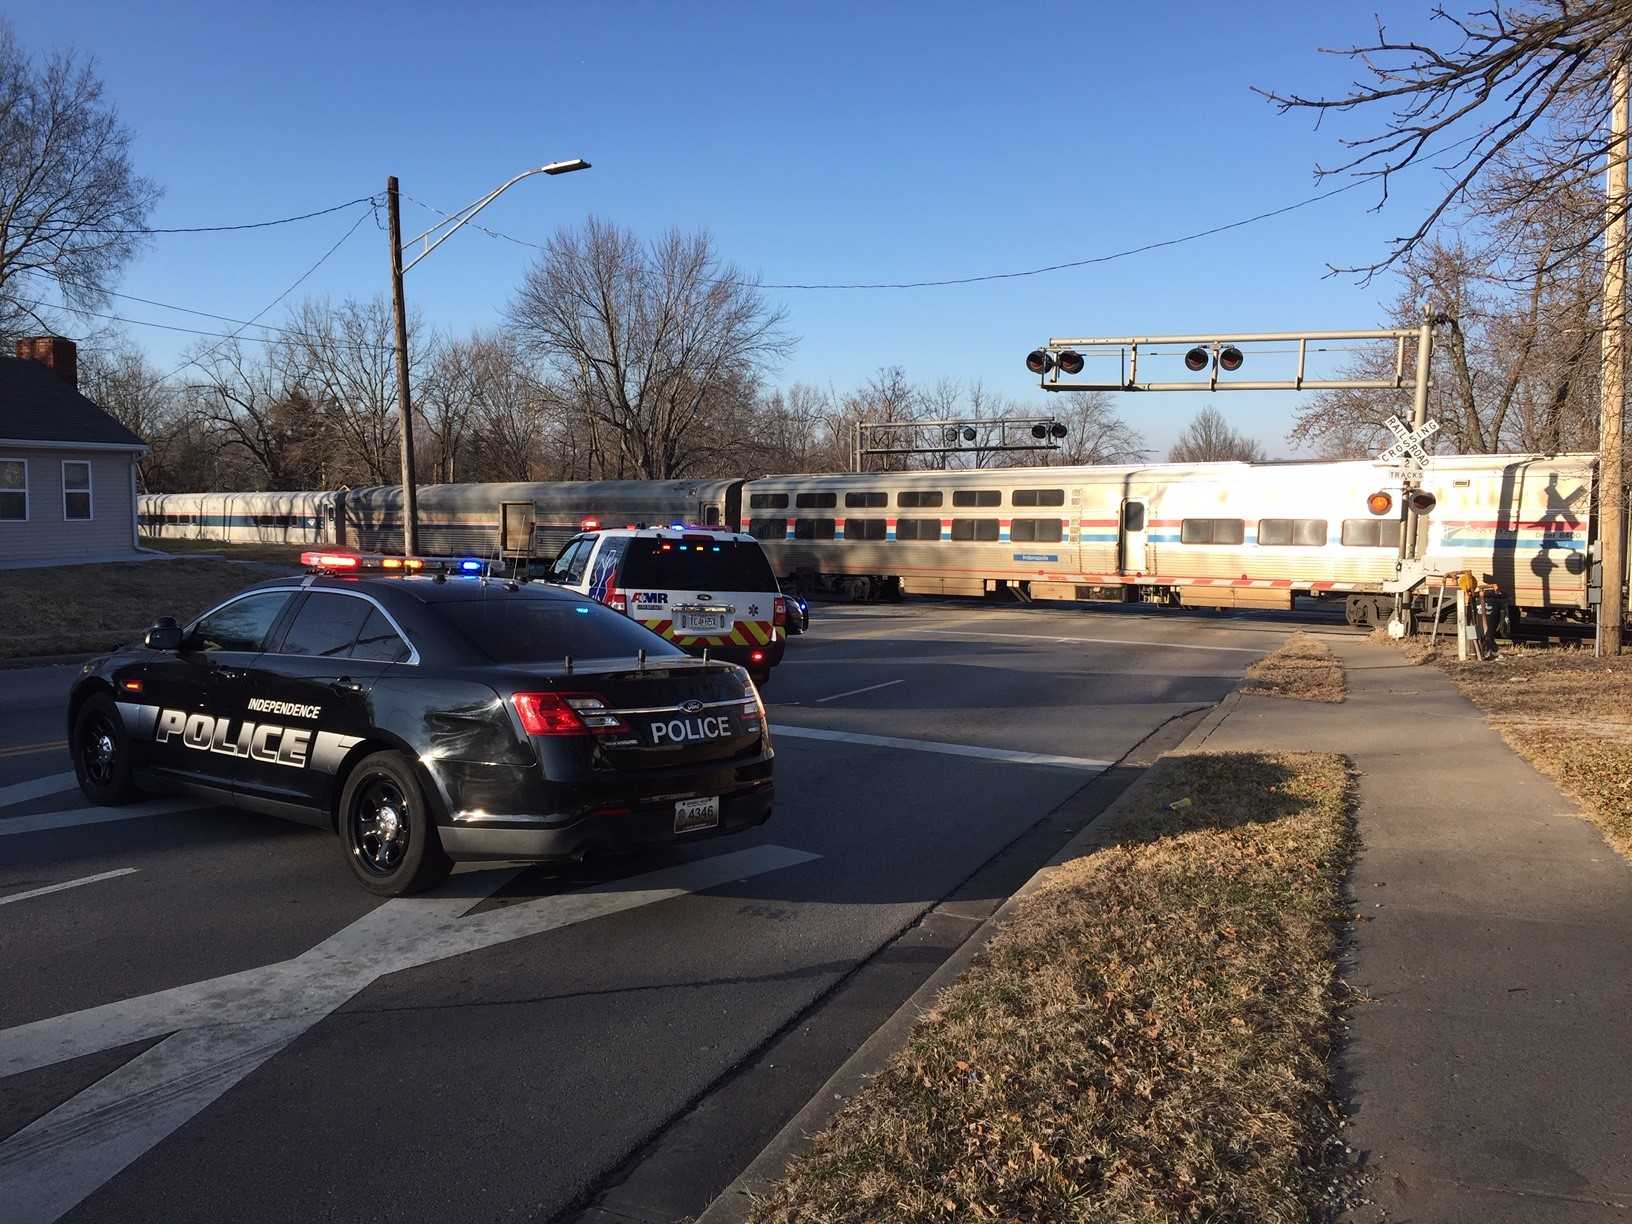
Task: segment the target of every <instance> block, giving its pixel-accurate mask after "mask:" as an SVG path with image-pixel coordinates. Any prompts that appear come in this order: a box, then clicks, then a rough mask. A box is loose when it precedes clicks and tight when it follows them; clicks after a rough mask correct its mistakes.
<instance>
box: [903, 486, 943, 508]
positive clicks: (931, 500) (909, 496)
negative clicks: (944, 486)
mask: <svg viewBox="0 0 1632 1224" xmlns="http://www.w3.org/2000/svg"><path fill="white" fill-rule="evenodd" d="M895 504H896V505H898V506H901V507H904V508H905V507H910V508H912V509H915V510H928V509H931V508H932V507H935V506H938V505H940V504H941V491H940V490H939V489H906V490H903V491H902V492H900V493H897V494H896V495H895Z"/></svg>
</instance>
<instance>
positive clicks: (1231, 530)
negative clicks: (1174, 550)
mask: <svg viewBox="0 0 1632 1224" xmlns="http://www.w3.org/2000/svg"><path fill="white" fill-rule="evenodd" d="M1246 538H1247V524H1246V522H1245V521H1244V520H1242V519H1189V518H1187V519H1185V520H1184V521H1183V522H1182V523H1180V524H1179V543H1181V544H1239V543H1241V542H1242V541H1243V540H1245V539H1246Z"/></svg>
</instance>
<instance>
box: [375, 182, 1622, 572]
mask: <svg viewBox="0 0 1632 1224" xmlns="http://www.w3.org/2000/svg"><path fill="white" fill-rule="evenodd" d="M1623 181H1624V175H1623ZM385 197H386V212H387V214H388V215H389V217H390V222H391V224H390V225H389V226H388V227H387V228H388V229H389V230H390V231H391V314H392V316H393V319H394V321H395V323H396V332H397V412H398V414H399V417H400V419H401V428H400V429H399V431H398V432H399V433H400V435H401V438H402V554H403V556H405V557H411V556H413V555H414V554H415V553H417V552H418V551H419V490H418V488H417V486H416V485H415V482H414V408H413V403H412V401H411V400H410V399H409V398H408V307H407V305H406V304H405V303H404V301H403V297H402V214H401V212H400V211H399V205H398V202H397V176H396V175H394V174H393V175H391V176H390V177H388V178H387V179H386V180H385Z"/></svg>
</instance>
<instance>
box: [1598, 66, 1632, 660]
mask: <svg viewBox="0 0 1632 1224" xmlns="http://www.w3.org/2000/svg"><path fill="white" fill-rule="evenodd" d="M1626 101H1627V62H1626V59H1625V58H1624V57H1623V58H1622V60H1621V62H1620V64H1619V66H1618V67H1617V68H1616V70H1615V92H1614V95H1613V97H1612V98H1611V101H1610V106H1611V109H1610V116H1609V156H1608V158H1607V159H1606V160H1607V162H1608V167H1607V170H1606V175H1605V189H1604V208H1605V227H1604V301H1603V306H1602V311H1601V313H1602V315H1603V321H1604V367H1603V382H1602V390H1601V391H1600V393H1599V403H1598V521H1599V529H1598V530H1599V539H1600V540H1601V541H1602V543H1603V566H1604V569H1603V575H1604V585H1603V602H1602V603H1600V604H1599V605H1598V636H1599V643H1600V645H1601V647H1602V649H1603V652H1604V653H1605V654H1606V655H1617V654H1620V653H1621V622H1622V620H1623V619H1624V618H1625V615H1626V605H1625V601H1624V600H1623V599H1622V596H1621V581H1622V579H1623V577H1624V576H1625V574H1626V512H1625V509H1624V507H1623V505H1622V503H1623V501H1624V499H1625V489H1624V486H1623V484H1622V481H1621V409H1622V405H1623V403H1624V400H1625V395H1626Z"/></svg>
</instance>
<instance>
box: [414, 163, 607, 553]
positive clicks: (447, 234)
mask: <svg viewBox="0 0 1632 1224" xmlns="http://www.w3.org/2000/svg"><path fill="white" fill-rule="evenodd" d="M588 169H589V163H588V162H587V161H585V160H584V159H583V158H581V157H574V158H570V159H569V160H567V161H557V162H549V163H548V164H546V165H543V166H534V167H533V168H532V169H530V170H523V171H522V172H521V173H520V174H517V175H513V176H512V177H510V178H508V179H506V180H505V181H504V182H502V183H500V184H499V185H498V186H497V187H495V188H493V190H492V191H490V192H488V193H487V194H486V195H484V196H482V197H480V198H479V199H477V200H473V201H472V202H471V203H469V204H467V205H465V206H464V207H463V208H461V209H460V210H459V211H458V212H456V213H453V214H451V215H449V216H447V217H444V218H443V219H442V220H440V221H438V222H437V223H436V224H435V225H433V226H431V228H430V229H428V230H426V231H425V232H424V233H423V234H420V235H418V236H417V237H414V238H411V239H410V240H409V245H412V244H413V243H415V242H423V243H424V244H425V249H424V250H422V251H421V252H420V253H419V254H418V255H416V256H414V257H413V258H412V259H411V260H409V261H408V263H407V264H406V265H404V263H403V262H402V254H403V242H402V216H401V212H400V208H399V204H398V200H397V176H396V175H394V174H393V175H391V176H389V177H388V178H387V179H386V180H385V195H386V205H387V207H386V211H387V213H388V214H389V216H390V222H391V225H390V230H391V313H392V314H393V315H394V316H395V318H394V322H395V325H396V348H397V411H398V413H399V415H400V418H401V431H400V432H401V440H402V551H403V555H404V556H410V557H411V556H413V555H414V554H415V553H416V552H418V551H419V547H418V545H419V540H418V538H417V537H418V535H419V506H418V502H419V494H418V490H417V488H416V486H415V483H414V412H413V404H412V402H411V401H410V399H409V395H408V307H407V303H406V302H405V301H404V299H403V294H402V277H403V274H404V273H406V272H407V271H408V269H409V268H411V267H413V266H414V265H415V264H417V263H418V262H419V261H420V260H422V259H424V258H425V256H427V255H429V254H430V253H431V252H432V251H434V250H436V248H437V247H439V246H441V245H442V244H443V243H444V242H446V241H447V240H448V239H449V238H451V237H453V235H454V234H455V233H457V232H458V231H459V230H460V229H462V228H463V227H464V225H465V223H466V222H468V221H469V220H470V219H471V218H472V217H474V216H475V215H476V214H477V213H479V212H481V211H482V209H484V208H486V207H487V206H488V205H489V204H491V203H493V201H494V200H496V199H498V198H499V197H500V196H501V195H503V194H504V193H505V192H506V191H509V190H510V188H512V187H514V186H515V185H516V184H517V183H519V182H521V180H522V179H524V178H531V177H532V176H533V175H535V174H551V175H554V174H571V173H572V172H573V171H574V170H588ZM438 230H441V231H442V233H441V234H439V235H438V236H437V238H436V240H435V241H432V239H431V235H432V234H436V232H437V231H438Z"/></svg>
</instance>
